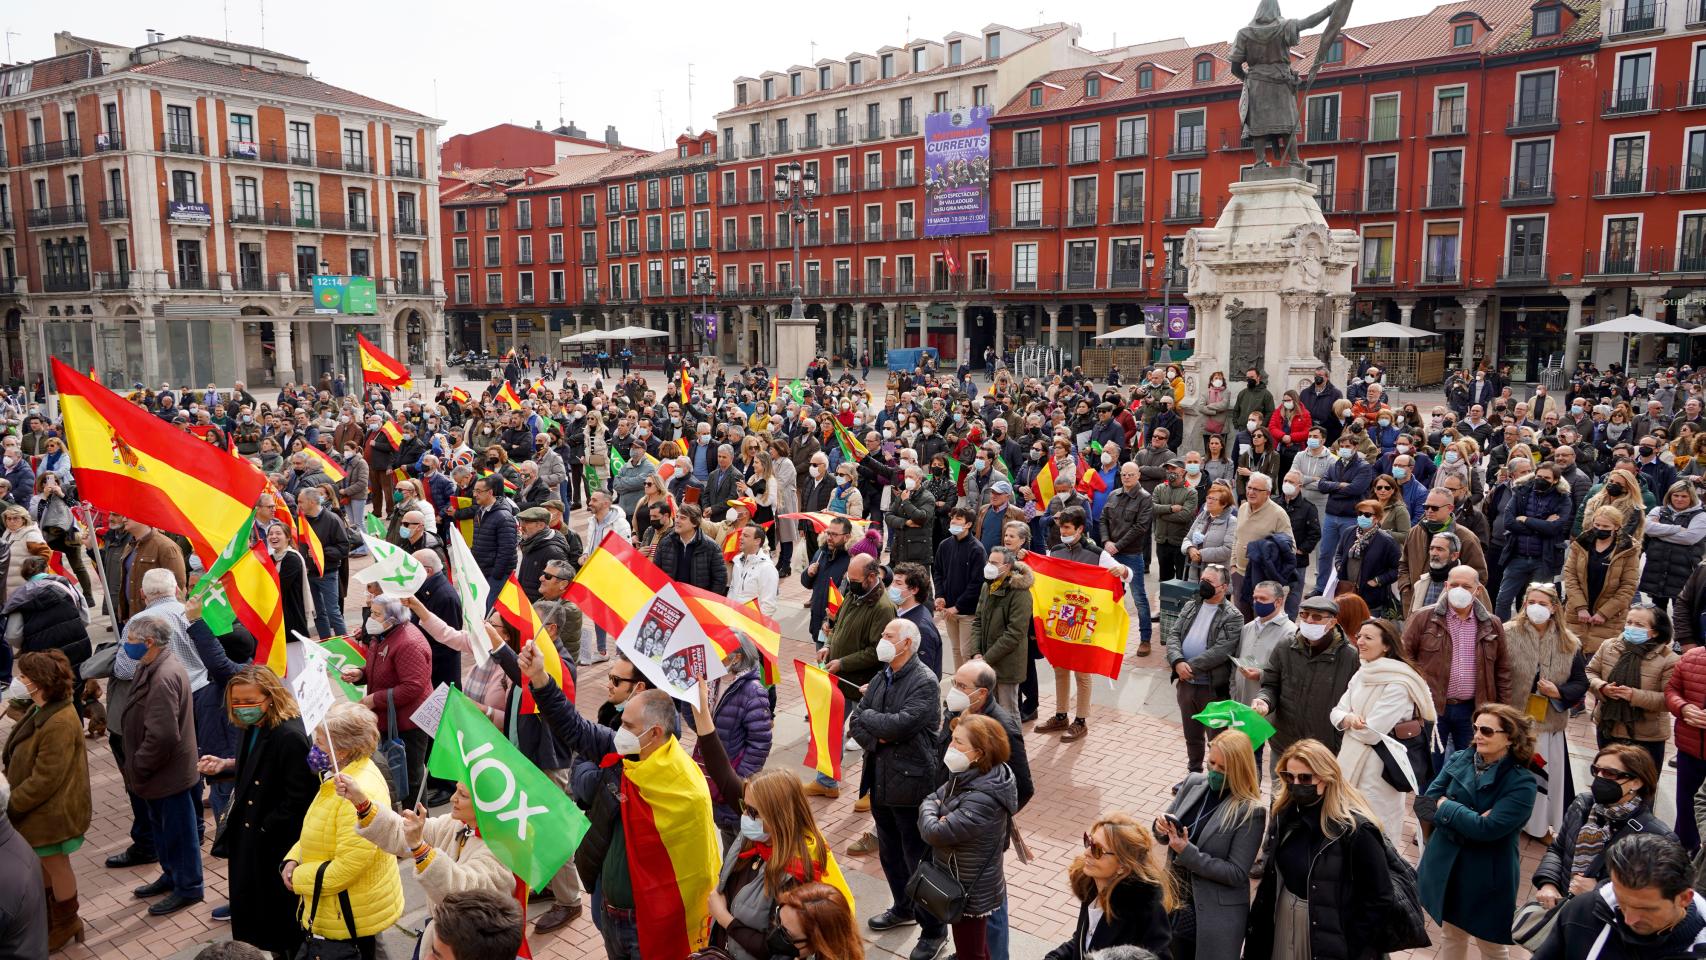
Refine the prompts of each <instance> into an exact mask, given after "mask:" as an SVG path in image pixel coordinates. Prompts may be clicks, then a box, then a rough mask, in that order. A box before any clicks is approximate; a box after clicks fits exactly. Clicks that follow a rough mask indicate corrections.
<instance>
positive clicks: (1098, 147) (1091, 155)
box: [1066, 139, 1102, 165]
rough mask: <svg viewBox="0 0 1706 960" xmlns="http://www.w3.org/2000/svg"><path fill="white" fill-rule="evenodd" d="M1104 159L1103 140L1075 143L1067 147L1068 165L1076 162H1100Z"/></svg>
mask: <svg viewBox="0 0 1706 960" xmlns="http://www.w3.org/2000/svg"><path fill="white" fill-rule="evenodd" d="M1101 160H1102V141H1101V140H1099V139H1098V140H1095V141H1093V142H1090V143H1074V144H1071V145H1069V146H1068V147H1067V148H1066V162H1067V164H1068V165H1071V164H1076V163H1100V162H1101Z"/></svg>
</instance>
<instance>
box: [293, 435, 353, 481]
mask: <svg viewBox="0 0 1706 960" xmlns="http://www.w3.org/2000/svg"><path fill="white" fill-rule="evenodd" d="M302 455H303V456H304V457H307V458H308V462H309V463H312V464H313V465H314V466H316V467H319V468H320V472H321V473H323V474H325V475H326V476H328V477H331V478H332V482H333V483H337V482H339V481H341V480H343V478H345V477H347V476H349V474H348V473H345V472H344V468H343V467H340V466H338V465H337V464H335V463H333V462H332V458H331V457H328V456H326V455H325V454H323V453H321V452H320V451H319V449H317V448H316V447H314V446H313V445H311V444H304V445H303V447H302Z"/></svg>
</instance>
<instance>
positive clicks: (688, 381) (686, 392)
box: [681, 367, 693, 406]
mask: <svg viewBox="0 0 1706 960" xmlns="http://www.w3.org/2000/svg"><path fill="white" fill-rule="evenodd" d="M692 402H693V378H692V377H690V376H688V375H687V368H686V367H682V368H681V405H682V406H686V405H687V404H689V403H692Z"/></svg>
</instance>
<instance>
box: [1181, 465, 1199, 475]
mask: <svg viewBox="0 0 1706 960" xmlns="http://www.w3.org/2000/svg"><path fill="white" fill-rule="evenodd" d="M1185 472H1186V473H1188V474H1190V475H1191V476H1193V477H1194V476H1196V475H1197V474H1199V473H1202V464H1200V463H1187V464H1185Z"/></svg>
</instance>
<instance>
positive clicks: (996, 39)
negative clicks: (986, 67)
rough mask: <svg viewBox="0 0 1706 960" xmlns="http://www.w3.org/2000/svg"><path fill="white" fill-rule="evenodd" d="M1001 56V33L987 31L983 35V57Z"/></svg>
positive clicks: (992, 58) (986, 58)
mask: <svg viewBox="0 0 1706 960" xmlns="http://www.w3.org/2000/svg"><path fill="white" fill-rule="evenodd" d="M1000 56H1001V34H999V33H986V34H984V35H983V58H984V59H985V60H994V59H996V58H997V57H1000Z"/></svg>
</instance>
